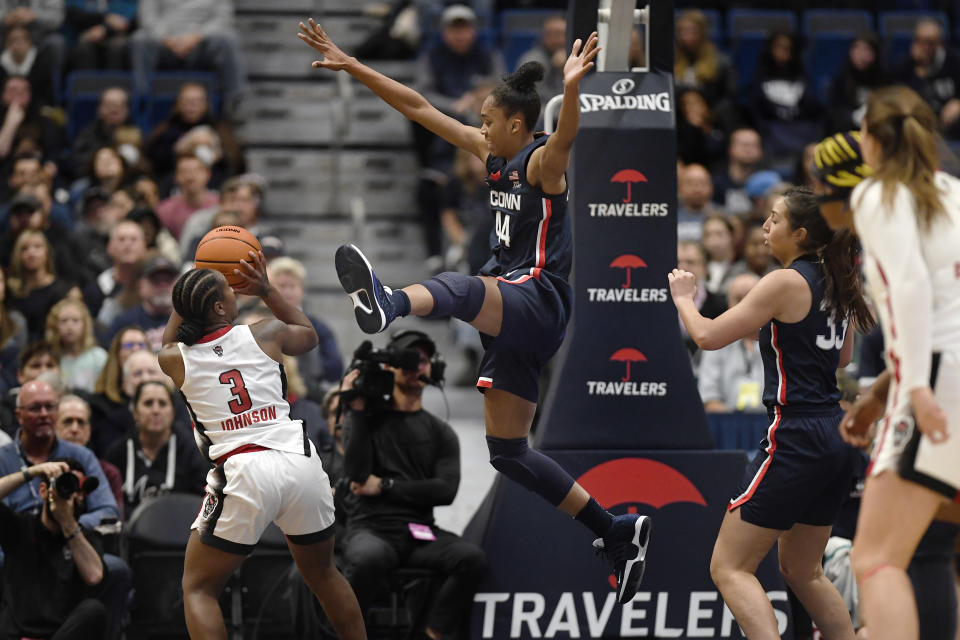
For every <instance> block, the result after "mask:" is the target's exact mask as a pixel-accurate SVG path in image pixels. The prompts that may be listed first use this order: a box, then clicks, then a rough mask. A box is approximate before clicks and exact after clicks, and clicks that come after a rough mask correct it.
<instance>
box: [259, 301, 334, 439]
mask: <svg viewBox="0 0 960 640" xmlns="http://www.w3.org/2000/svg"><path fill="white" fill-rule="evenodd" d="M265 317H269V316H265ZM283 371H284V373H285V374H286V376H287V402H288V403H290V418H291V419H293V420H301V421H302V422H303V428H304V429H306V432H307V437H308V438H310V440H311V441H312V442H314V443H315V444H316V445H317V451H319V450H320V449H322V448H324V447H327V446H329V445H330V443H331V440H330V432H329V430H328V429H327V423H326V421H325V420H324V419H323V407H322V406H321V405H320V401H321V400H322V398H318V399H316V400H314V399H313V398H311V397H309V395H308V393H309V390H308V389H307V384H306V382H305V381H304V379H303V376H301V375H300V366H299V365H298V364H297V359H296V358H295V357H294V356H288V355H284V356H283Z"/></svg>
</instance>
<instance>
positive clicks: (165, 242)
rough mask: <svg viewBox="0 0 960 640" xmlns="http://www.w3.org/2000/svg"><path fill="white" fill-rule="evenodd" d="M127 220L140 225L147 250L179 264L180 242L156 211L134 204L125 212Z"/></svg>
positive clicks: (180, 257)
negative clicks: (161, 221)
mask: <svg viewBox="0 0 960 640" xmlns="http://www.w3.org/2000/svg"><path fill="white" fill-rule="evenodd" d="M120 193H122V192H120ZM114 195H116V194H114ZM127 220H130V221H132V222H136V223H137V224H138V225H140V228H141V229H142V230H143V236H144V238H145V240H146V242H147V249H148V250H150V251H158V252H160V254H162V255H163V256H164V257H166V258H168V259H169V260H170V261H171V262H173V263H174V264H180V262H182V260H183V257H182V256H181V254H180V243H178V242H177V241H176V239H175V238H174V237H173V234H171V233H170V232H169V231H167V230H166V229H165V228H164V227H163V225H161V224H160V218H159V217H157V213H156V212H155V211H154V210H153V209H151V208H150V207H147V206H143V205H136V206H135V207H134V208H133V209H131V210H130V212H129V213H128V214H127Z"/></svg>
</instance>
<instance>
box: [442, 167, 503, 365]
mask: <svg viewBox="0 0 960 640" xmlns="http://www.w3.org/2000/svg"><path fill="white" fill-rule="evenodd" d="M486 177H487V168H486V167H485V166H484V164H483V161H482V160H480V158H478V157H477V156H475V155H473V154H472V153H469V152H467V151H464V150H463V149H457V153H456V157H455V159H454V165H453V177H452V178H451V179H450V181H449V182H447V184H446V185H445V186H444V188H443V195H442V198H441V214H440V222H441V224H442V225H443V231H444V235H445V236H446V240H447V242H448V243H449V245H450V248H449V249H448V250H447V255H446V258H445V262H446V265H447V269H448V270H451V271H461V272H465V273H470V274H474V273H478V272H479V271H480V268H481V267H482V266H483V265H484V264H485V263H486V262H487V260H488V259H489V258H490V232H491V231H492V230H493V218H492V217H491V216H490V203H489V201H490V188H489V187H488V186H487V184H486V183H485V182H484V178H486ZM474 382H475V381H474Z"/></svg>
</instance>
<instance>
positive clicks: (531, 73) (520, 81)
mask: <svg viewBox="0 0 960 640" xmlns="http://www.w3.org/2000/svg"><path fill="white" fill-rule="evenodd" d="M543 74H544V69H543V65H542V64H540V63H539V62H534V61H531V62H524V63H523V64H522V65H520V67H518V68H517V70H516V71H514V72H513V73H511V74H510V75H509V76H507V77H506V78H504V82H506V83H507V84H508V85H509V86H510V87H512V88H514V89H516V90H517V91H521V92H524V91H531V90H533V89H535V88H536V84H537V83H538V82H540V81H541V80H543Z"/></svg>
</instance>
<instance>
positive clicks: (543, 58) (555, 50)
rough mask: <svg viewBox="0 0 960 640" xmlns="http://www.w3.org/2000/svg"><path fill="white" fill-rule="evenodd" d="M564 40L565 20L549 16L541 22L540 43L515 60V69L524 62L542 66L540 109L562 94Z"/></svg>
mask: <svg viewBox="0 0 960 640" xmlns="http://www.w3.org/2000/svg"><path fill="white" fill-rule="evenodd" d="M566 38H567V20H566V18H564V17H563V15H560V14H558V15H555V16H550V17H548V18H547V19H546V20H544V21H543V31H542V32H541V34H540V42H539V43H538V44H537V45H536V46H534V47H533V48H532V49H530V50H528V51H527V52H526V53H524V54H523V55H522V56H520V58H519V60H517V68H519V67H520V65H522V64H523V63H525V62H539V63H540V64H542V65H543V68H544V74H543V80H541V81H540V82H538V83H537V93H539V94H540V105H541V109H542V108H545V107H546V106H547V102H549V100H550V99H551V98H553V97H554V96H558V95H560V94H562V93H563V65H564V64H566V62H567V41H566ZM541 115H542V114H541Z"/></svg>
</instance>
